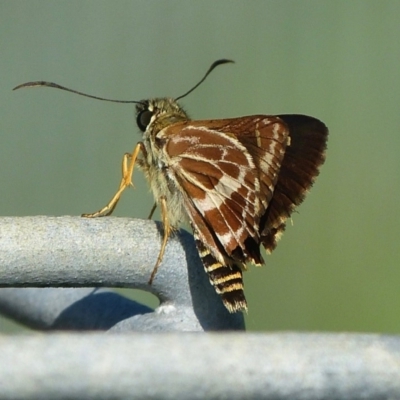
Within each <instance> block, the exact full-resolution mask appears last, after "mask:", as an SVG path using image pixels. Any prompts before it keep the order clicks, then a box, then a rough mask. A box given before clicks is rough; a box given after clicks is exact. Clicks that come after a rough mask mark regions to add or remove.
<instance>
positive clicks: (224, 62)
mask: <svg viewBox="0 0 400 400" xmlns="http://www.w3.org/2000/svg"><path fill="white" fill-rule="evenodd" d="M234 62H235V61H233V60H227V59H225V58H223V59H221V60H217V61H214V62H213V63H212V64H211V67H210V68H208V71H207V72H206V74H205V75H204V76H203V78H202V79H201V80H200V82H198V83H197V84H196V85H195V86H193V87H192V88H191V89H190V90H189V91H187V92H186V93H185V94H182V95H181V96H179V97H177V98H176V99H175V100H179V99H182V98H183V97H186V96H187V95H188V94H190V93H192V92H193V90H194V89H196V88H197V87H198V86H200V85H201V84H202V83H203V82H204V81H205V80H206V78H207V76H208V75H210V73H211V71H212V70H213V69H214V68H216V67H218V65H222V64H228V63H234Z"/></svg>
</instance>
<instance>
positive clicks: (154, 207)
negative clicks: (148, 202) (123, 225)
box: [147, 203, 157, 219]
mask: <svg viewBox="0 0 400 400" xmlns="http://www.w3.org/2000/svg"><path fill="white" fill-rule="evenodd" d="M156 208H157V203H154V204H153V207H152V209H151V210H150V214H149V216H148V217H147V219H151V217H152V216H153V214H154V211H156Z"/></svg>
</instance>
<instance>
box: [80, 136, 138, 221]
mask: <svg viewBox="0 0 400 400" xmlns="http://www.w3.org/2000/svg"><path fill="white" fill-rule="evenodd" d="M140 151H144V147H143V144H142V143H141V142H139V143H138V144H137V145H136V147H135V149H134V150H133V152H132V154H130V153H126V154H124V157H123V159H122V179H121V183H120V184H119V188H118V190H117V192H116V193H115V195H114V196H113V198H112V199H111V200H110V201H109V202H108V204H107V205H106V206H105V207H103V208H102V209H101V210H99V211H96V212H94V213H91V214H82V217H86V218H96V217H105V216H108V215H111V214H112V212H113V211H114V209H115V207H116V205H117V204H118V201H119V199H120V198H121V195H122V192H123V191H124V190H125V189H126V188H127V187H128V186H133V183H132V174H133V168H134V166H135V163H136V159H137V157H138V155H139V153H140Z"/></svg>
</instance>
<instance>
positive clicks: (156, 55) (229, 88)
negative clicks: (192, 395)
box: [0, 0, 400, 333]
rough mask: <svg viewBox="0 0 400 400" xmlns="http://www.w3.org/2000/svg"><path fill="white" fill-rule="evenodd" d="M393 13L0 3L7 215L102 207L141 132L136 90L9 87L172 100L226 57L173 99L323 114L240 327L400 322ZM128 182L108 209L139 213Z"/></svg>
mask: <svg viewBox="0 0 400 400" xmlns="http://www.w3.org/2000/svg"><path fill="white" fill-rule="evenodd" d="M399 15H400V2H399V1H397V0H394V1H347V0H343V1H340V0H339V1H337V0H335V1H320V0H316V1H297V0H295V1H232V0H222V1H221V0H219V1H210V0H202V1H186V0H181V1H173V0H172V1H171V0H170V1H112V2H111V1H68V2H53V1H38V0H36V1H2V2H0V72H1V77H0V102H1V108H0V188H1V196H0V215H3V216H12V215H65V214H68V215H79V214H80V213H82V212H91V211H95V210H97V209H98V208H99V207H101V206H103V205H104V204H105V202H106V201H108V200H109V198H110V196H111V194H113V193H114V191H115V189H116V186H117V185H118V183H119V179H120V161H121V157H122V154H123V153H124V152H126V151H130V150H132V149H133V147H134V145H135V143H136V142H137V141H138V140H139V138H140V136H139V135H138V130H137V128H136V124H135V121H134V111H133V107H132V106H131V105H118V104H113V103H104V102H99V101H95V100H90V99H87V98H84V97H79V96H75V95H72V94H69V93H65V92H62V91H57V90H54V89H34V90H33V89H31V90H21V91H18V92H12V91H11V89H12V88H13V87H14V86H16V85H18V84H20V83H23V82H26V81H30V80H51V81H54V82H57V83H60V84H62V85H66V86H69V87H72V88H75V89H78V90H80V91H84V92H87V93H91V94H94V95H98V96H105V97H111V98H118V99H136V100H140V99H143V98H149V97H154V96H172V97H176V96H178V95H180V94H182V93H184V92H185V91H186V90H188V89H189V88H190V87H191V86H192V85H193V84H194V83H196V82H197V81H198V80H199V78H200V77H201V76H202V75H203V74H204V72H205V70H206V69H207V68H208V66H209V65H210V63H211V62H212V61H214V60H216V59H218V58H232V59H234V60H235V61H236V64H234V65H227V66H223V67H220V68H218V69H217V70H216V71H215V72H214V73H213V74H212V75H211V76H210V77H209V78H208V80H207V81H206V82H205V83H204V84H203V85H202V86H201V87H200V88H199V89H197V90H196V91H195V92H194V93H192V94H191V95H190V96H189V97H187V98H185V99H184V101H182V103H183V105H184V106H185V108H186V109H187V110H188V112H189V114H190V115H191V116H192V117H193V118H196V119H207V118H225V117H238V116H242V115H249V114H257V113H264V114H278V113H303V114H309V115H312V116H315V117H318V118H319V119H321V120H322V121H324V122H325V123H326V124H327V125H328V127H329V129H330V139H329V144H328V154H327V161H326V164H325V165H324V167H323V168H322V171H321V175H320V176H319V179H318V180H317V183H316V185H315V187H314V188H313V190H312V191H311V193H310V194H309V196H308V198H307V199H306V201H305V203H304V204H303V205H302V206H301V207H300V208H299V210H298V211H299V212H298V213H296V214H294V216H293V222H294V226H288V228H287V231H286V233H285V235H284V236H283V239H282V240H281V242H280V244H279V246H278V248H277V250H276V251H275V252H274V254H273V255H272V256H267V257H266V261H267V265H266V266H265V267H263V268H260V269H256V268H254V267H253V268H250V270H249V272H247V273H246V276H245V285H246V294H247V298H248V301H249V308H250V311H249V314H248V316H247V327H248V329H249V330H269V331H273V330H288V329H292V330H319V331H368V332H388V333H400V318H399V315H400V291H399V289H400V266H399V260H400V250H399V248H400V246H399V244H398V242H397V241H398V239H399V222H400V221H399V215H400V206H399V198H400V177H399V171H400V158H399V150H400V132H399V128H400V113H399V105H400V75H399V74H400V68H399V67H400V23H399ZM135 183H136V190H134V191H133V190H130V191H129V192H128V193H126V194H125V196H123V199H122V201H121V204H120V206H119V207H118V208H117V210H116V212H115V214H114V215H117V216H132V217H140V218H146V217H147V215H148V212H149V204H151V203H152V198H151V195H150V193H149V192H148V190H147V188H146V183H145V182H144V180H143V177H142V176H141V175H140V173H138V174H136V175H135ZM157 218H159V216H157ZM289 225H290V224H289ZM140 296H141V295H140V294H138V295H136V297H137V298H138V297H139V298H140ZM145 297H146V299H147V300H146V301H149V302H150V304H152V305H155V302H154V299H151V298H150V296H149V295H147V296H145ZM149 298H150V300H149ZM13 329H14V325H10V324H9V321H6V320H4V319H0V331H3V332H4V331H10V330H11V331H13Z"/></svg>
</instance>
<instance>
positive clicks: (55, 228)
mask: <svg viewBox="0 0 400 400" xmlns="http://www.w3.org/2000/svg"><path fill="white" fill-rule="evenodd" d="M161 233H162V231H161V228H160V225H159V224H157V223H155V222H153V221H143V220H137V219H128V218H101V219H85V218H80V217H3V218H0V287H3V288H8V289H0V312H4V313H5V314H7V315H8V316H15V317H16V318H17V319H18V320H19V321H22V322H24V323H27V324H28V325H29V326H34V327H36V328H40V329H56V328H57V329H60V328H63V329H64V328H68V329H93V327H94V326H95V327H104V328H107V329H111V330H117V331H127V330H151V331H154V330H156V331H174V330H175V331H176V330H190V331H202V330H220V329H244V319H243V315H242V314H241V313H236V314H229V313H228V311H227V310H226V309H225V307H224V306H223V305H222V302H221V300H220V298H219V296H218V295H217V294H216V293H215V291H214V289H213V288H212V287H211V285H210V283H209V281H208V278H207V275H206V273H205V272H204V269H203V266H202V265H201V262H200V260H199V258H198V255H197V251H196V249H195V245H194V242H193V239H192V236H191V235H190V234H188V233H187V232H185V231H179V232H177V234H176V235H175V236H174V237H173V238H171V239H170V240H169V242H168V245H167V248H166V252H165V256H164V259H163V262H162V263H161V265H160V268H159V271H158V273H157V275H156V278H155V280H154V282H153V284H152V285H149V284H148V280H149V277H150V274H151V272H152V270H153V267H154V264H155V262H156V259H157V256H158V253H159V250H160V244H161ZM18 287H19V288H26V287H29V288H34V287H36V288H40V287H64V288H68V287H69V288H71V287H78V288H83V287H86V288H88V287H89V288H91V289H89V290H88V289H80V290H77V291H75V292H74V291H73V290H72V289H70V290H65V289H64V290H58V291H55V289H53V290H51V289H48V290H33V289H31V290H28V289H15V288H18ZM93 287H130V288H137V289H143V290H147V291H150V292H151V293H153V294H155V295H156V296H157V297H158V298H159V299H160V306H159V307H158V308H157V309H156V310H155V311H154V312H151V313H148V311H149V310H148V308H143V307H141V306H139V305H138V304H137V303H134V302H131V303H128V302H127V301H126V299H125V300H123V298H122V297H121V296H119V295H116V294H114V297H113V296H111V295H110V294H108V300H109V302H104V301H103V300H104V298H105V293H104V292H101V291H94V289H93ZM11 288H14V289H11ZM100 301H101V303H99V302H100ZM99 304H101V305H102V307H99ZM121 305H123V309H119V311H118V312H116V313H115V310H116V309H117V308H118V307H119V306H121ZM74 313H75V314H74ZM66 314H68V318H66V317H65V316H66ZM63 318H64V319H63ZM88 318H89V320H88ZM90 318H92V319H90Z"/></svg>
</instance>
